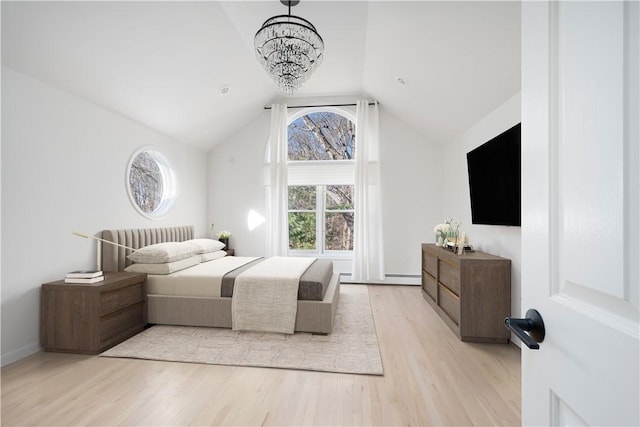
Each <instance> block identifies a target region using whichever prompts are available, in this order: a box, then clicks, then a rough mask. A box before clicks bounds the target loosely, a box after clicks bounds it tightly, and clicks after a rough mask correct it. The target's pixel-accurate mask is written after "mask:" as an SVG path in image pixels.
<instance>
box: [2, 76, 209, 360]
mask: <svg viewBox="0 0 640 427" xmlns="http://www.w3.org/2000/svg"><path fill="white" fill-rule="evenodd" d="M142 145H153V146H155V147H156V148H158V149H159V151H161V152H162V153H163V154H165V155H166V156H167V158H168V159H169V161H170V162H171V163H172V165H173V167H174V169H175V170H176V172H177V178H178V191H179V192H180V195H179V198H178V200H177V201H176V204H175V205H174V207H173V209H172V210H171V212H170V214H169V215H168V216H167V217H166V218H165V219H163V220H160V221H153V220H149V219H147V218H145V217H143V216H141V215H140V214H138V213H137V212H136V210H135V209H134V208H133V206H132V205H131V203H130V201H129V199H128V196H127V191H126V187H125V169H126V166H127V163H128V161H129V157H130V156H131V155H132V154H133V152H134V151H135V150H136V149H137V148H139V147H140V146H142ZM206 170H207V161H206V156H205V153H204V152H202V151H199V150H196V149H193V148H187V147H185V146H183V145H180V144H177V143H176V142H175V141H173V140H171V139H170V138H169V137H167V136H165V135H162V134H159V133H158V132H156V131H153V130H151V129H149V128H146V127H144V126H142V125H140V124H138V123H136V122H134V121H132V120H130V119H127V118H125V117H123V116H120V115H117V114H115V113H112V112H110V111H107V110H104V109H102V108H100V107H97V106H95V105H93V104H90V103H88V102H85V101H83V100H81V99H79V98H76V97H74V96H72V95H69V94H67V93H65V92H62V91H59V90H57V89H55V88H53V87H51V86H49V85H46V84H44V83H42V82H39V81H37V80H34V79H32V78H30V77H28V76H25V75H23V74H20V73H18V72H15V71H13V70H11V69H9V68H6V67H3V68H2V179H1V182H2V217H1V218H2V231H1V233H2V249H1V251H2V270H1V271H2V285H1V286H2V365H5V364H7V363H10V362H12V361H15V360H17V359H20V358H22V357H24V356H26V355H28V354H30V353H33V352H35V351H37V350H38V349H39V348H40V345H39V322H40V311H39V310H40V300H39V298H40V284H42V283H44V282H48V281H52V280H58V279H61V278H62V277H64V274H65V273H66V272H67V271H70V270H76V269H83V268H92V267H95V251H96V249H95V245H94V244H93V243H92V242H90V241H88V240H85V239H82V238H79V237H75V236H73V235H72V234H71V231H72V230H79V231H83V232H86V233H89V234H95V233H98V232H99V231H100V230H102V229H105V228H130V227H131V228H133V227H165V226H174V225H195V227H196V235H198V236H204V235H205V234H206V231H207V218H206V208H207V201H206V198H207V183H206V182H207V181H206V176H207V175H206Z"/></svg>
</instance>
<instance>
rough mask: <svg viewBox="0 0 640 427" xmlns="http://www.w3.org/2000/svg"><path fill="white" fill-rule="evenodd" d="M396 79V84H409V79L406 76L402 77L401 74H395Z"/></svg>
mask: <svg viewBox="0 0 640 427" xmlns="http://www.w3.org/2000/svg"><path fill="white" fill-rule="evenodd" d="M396 81H397V82H398V84H401V85H402V86H406V85H408V84H409V80H407V78H406V77H402V76H397V77H396Z"/></svg>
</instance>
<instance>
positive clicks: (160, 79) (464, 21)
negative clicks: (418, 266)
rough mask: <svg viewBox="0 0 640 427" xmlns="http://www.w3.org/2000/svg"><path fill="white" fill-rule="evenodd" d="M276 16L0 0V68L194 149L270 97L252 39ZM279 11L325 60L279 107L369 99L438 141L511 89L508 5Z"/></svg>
mask: <svg viewBox="0 0 640 427" xmlns="http://www.w3.org/2000/svg"><path fill="white" fill-rule="evenodd" d="M285 13H286V8H285V7H284V6H282V5H281V4H280V2H279V1H277V0H268V1H227V2H220V1H199V2H181V1H176V2H166V1H162V2H153V1H142V2H7V1H2V63H3V64H5V65H7V66H9V67H11V68H13V69H15V70H17V71H20V72H23V73H25V74H28V75H30V76H33V77H35V78H37V79H39V80H42V81H44V82H47V83H49V84H51V85H53V86H56V87H58V88H60V89H62V90H65V91H68V92H70V93H72V94H74V95H76V96H78V97H80V98H83V99H85V100H88V101H90V102H92V103H95V104H98V105H100V106H103V107H105V108H107V109H109V110H112V111H115V112H117V113H119V114H122V115H124V116H127V117H130V118H132V119H134V120H136V121H138V122H140V123H143V124H145V125H147V126H149V127H151V128H153V129H156V130H158V131H160V132H162V133H164V134H167V135H169V136H171V137H173V138H174V139H176V140H178V141H180V142H183V143H186V144H190V145H193V146H196V147H199V148H202V149H204V150H208V149H210V148H211V147H213V146H214V145H215V144H216V143H218V142H221V141H223V140H224V139H225V138H226V137H228V136H229V135H232V134H233V133H235V132H237V130H238V129H239V128H241V127H242V126H244V125H245V124H247V123H248V122H250V121H251V120H252V119H254V118H255V117H256V116H257V115H258V114H260V113H261V112H262V111H263V107H264V105H268V104H271V103H272V102H278V101H281V100H283V99H284V97H283V95H281V94H280V93H279V91H278V90H277V88H276V87H275V85H274V83H273V82H272V81H271V80H270V79H269V77H268V76H267V75H266V72H265V71H264V70H263V69H262V67H261V66H260V64H259V63H258V62H257V60H256V58H255V56H254V52H253V51H254V49H253V36H254V34H255V32H256V31H257V30H258V29H259V28H260V26H261V24H262V23H263V22H264V21H265V20H266V19H267V18H269V17H271V16H273V15H278V14H285ZM292 13H293V14H295V15H298V16H301V17H303V18H306V19H308V20H309V21H311V22H312V23H313V24H314V25H315V26H316V28H317V29H318V32H319V33H320V35H321V36H322V37H323V39H324V42H325V58H324V62H323V63H322V65H321V66H320V67H319V68H318V70H317V71H316V73H315V74H314V75H313V76H312V77H311V80H309V81H308V82H307V83H306V84H305V86H304V87H303V88H302V89H301V90H299V91H298V92H297V93H296V95H294V97H293V98H294V99H291V98H288V99H286V100H285V102H287V103H288V104H289V105H295V104H296V102H297V101H302V99H301V98H305V99H306V98H314V99H318V97H339V98H341V99H344V98H345V97H346V98H350V99H351V100H354V101H355V100H356V99H358V98H360V97H361V96H363V95H364V96H369V97H371V98H375V99H377V100H379V101H380V103H381V108H384V109H386V110H387V111H389V112H390V113H391V114H393V115H395V116H397V117H399V118H402V119H403V120H404V121H405V122H406V123H408V124H409V125H411V126H413V127H414V128H415V129H416V130H418V131H419V132H420V133H422V134H423V135H424V136H425V137H426V138H429V139H432V140H434V141H436V142H446V141H448V140H450V139H451V138H453V137H455V136H457V135H459V134H460V133H461V132H463V131H464V130H466V129H468V128H469V127H470V126H472V125H473V124H474V123H476V122H477V121H478V120H480V119H481V118H483V117H484V116H486V115H487V114H488V113H490V112H491V111H492V110H494V109H495V108H496V107H497V106H499V105H500V104H501V103H502V102H504V101H506V100H507V99H508V98H509V97H511V96H512V95H514V94H516V93H517V92H518V91H519V90H520V4H519V2H512V1H497V2H485V1H470V2H460V1H440V2H438V1H409V2H401V1H326V0H303V1H301V3H300V4H299V5H298V6H296V7H294V8H293V9H292ZM399 76H401V77H404V78H405V79H406V80H407V81H408V84H407V85H405V86H402V85H400V84H398V82H397V80H396V79H397V77H399ZM223 85H229V87H230V90H229V92H228V93H227V94H226V95H222V94H220V92H219V90H220V88H221V87H222V86H223ZM328 99H332V98H328ZM333 99H335V98H333Z"/></svg>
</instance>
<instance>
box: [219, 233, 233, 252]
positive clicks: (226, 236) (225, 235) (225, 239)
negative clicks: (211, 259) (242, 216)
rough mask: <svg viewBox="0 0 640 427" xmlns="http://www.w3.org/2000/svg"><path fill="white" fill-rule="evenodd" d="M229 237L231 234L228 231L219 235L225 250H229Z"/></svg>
mask: <svg viewBox="0 0 640 427" xmlns="http://www.w3.org/2000/svg"><path fill="white" fill-rule="evenodd" d="M229 237H231V233H230V232H228V231H221V232H219V233H218V240H220V241H221V242H222V243H224V248H223V249H229Z"/></svg>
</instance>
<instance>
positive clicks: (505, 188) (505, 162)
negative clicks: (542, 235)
mask: <svg viewBox="0 0 640 427" xmlns="http://www.w3.org/2000/svg"><path fill="white" fill-rule="evenodd" d="M467 170H468V172H469V193H470V195H471V222H472V223H473V224H490V225H514V226H519V225H520V123H518V124H517V125H515V126H513V127H512V128H510V129H508V130H506V131H504V132H502V133H501V134H500V135H498V136H496V137H495V138H492V139H491V140H489V141H487V142H486V143H484V144H482V145H481V146H479V147H477V148H475V149H473V150H472V151H469V152H468V153H467Z"/></svg>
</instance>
